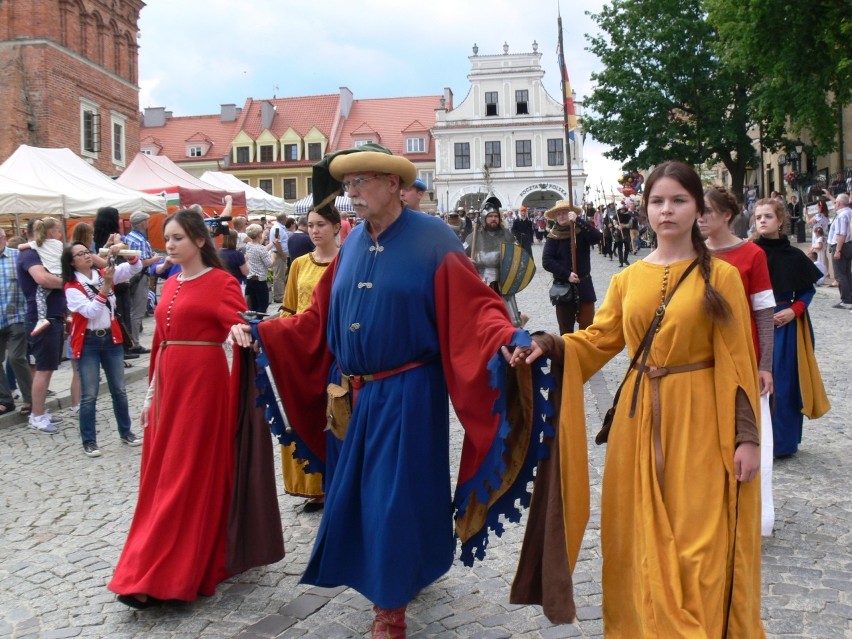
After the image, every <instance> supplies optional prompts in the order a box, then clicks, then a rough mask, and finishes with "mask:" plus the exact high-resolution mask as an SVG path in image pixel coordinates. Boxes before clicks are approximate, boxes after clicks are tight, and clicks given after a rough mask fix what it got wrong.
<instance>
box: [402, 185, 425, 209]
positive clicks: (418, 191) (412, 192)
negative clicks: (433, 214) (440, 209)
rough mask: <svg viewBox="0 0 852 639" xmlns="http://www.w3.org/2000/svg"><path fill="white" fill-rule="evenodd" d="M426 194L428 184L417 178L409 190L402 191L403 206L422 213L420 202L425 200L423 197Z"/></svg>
mask: <svg viewBox="0 0 852 639" xmlns="http://www.w3.org/2000/svg"><path fill="white" fill-rule="evenodd" d="M425 194H426V183H425V182H423V180H421V179H420V178H417V179H416V180H414V182H412V184H411V186H409V187H408V188H407V189H402V190H401V191H400V197H401V198H402V204H403V206H406V207H408V208H409V209H411V210H412V211H422V210H423V209H422V208H420V202H421V200H422V199H423V196H424V195H425Z"/></svg>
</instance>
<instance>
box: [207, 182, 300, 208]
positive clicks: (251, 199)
mask: <svg viewBox="0 0 852 639" xmlns="http://www.w3.org/2000/svg"><path fill="white" fill-rule="evenodd" d="M201 181H202V182H207V184H210V185H211V186H215V187H216V188H219V189H223V190H225V191H237V190H242V191H245V194H246V211H247V212H248V213H287V214H288V215H291V214H292V213H293V208H294V207H293V205H292V204H288V203H287V202H285V201H284V198H280V197H275V196H274V195H269V193H267V192H266V191H264V190H263V189H259V188H257V187H255V186H250V185H248V184H246V183H245V182H243V181H242V180H241V179H239V178H238V177H237V176H235V175H231V174H230V173H222V172H221V171H205V172H204V174H203V175H202V176H201Z"/></svg>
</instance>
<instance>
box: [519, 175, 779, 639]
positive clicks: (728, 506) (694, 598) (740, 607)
mask: <svg viewBox="0 0 852 639" xmlns="http://www.w3.org/2000/svg"><path fill="white" fill-rule="evenodd" d="M645 184H646V186H645V193H644V202H643V203H644V208H645V210H646V211H647V212H648V217H649V221H650V224H651V226H652V228H653V230H654V231H655V232H656V234H657V242H658V245H657V248H656V249H655V250H654V251H653V252H651V253H650V254H649V255H648V256H647V257H646V258H645V259H644V260H642V261H640V262H636V263H635V264H633V265H631V266H630V267H629V268H627V269H625V270H624V271H622V272H621V273H618V274H616V275H615V276H613V278H612V281H611V284H610V287H609V291H608V292H607V296H606V299H605V300H604V302H603V305H602V306H601V308H600V309H599V310H598V312H597V315H596V316H595V321H594V323H593V324H592V325H591V326H590V327H589V328H587V329H586V330H583V331H579V332H576V333H573V334H567V335H563V336H562V338H561V339H558V338H557V339H553V338H550V339H546V340H539V341H538V342H537V343H536V344H535V345H534V346H533V347H531V348H529V349H524V350H522V351H516V352H515V353H514V355H513V356H512V359H513V362H518V361H519V360H524V359H525V360H526V361H528V362H530V361H532V360H534V359H535V358H536V357H538V356H539V355H540V354H541V353H542V352H545V354H547V355H550V356H551V357H552V358H553V360H554V363H555V365H556V366H557V367H558V365H559V364H560V361H559V360H560V359H563V361H562V363H563V364H564V373H563V377H562V379H563V384H562V395H561V411H560V418H559V433H558V437H559V441H558V444H557V445H556V449H557V450H558V462H559V463H560V469H561V483H560V486H561V495H562V499H561V500H560V501H559V502H557V503H562V504H563V505H562V507H561V508H562V513H561V514H560V515H559V518H560V520H561V521H562V523H563V532H564V540H565V541H564V546H563V547H564V551H565V553H566V554H567V562H566V564H565V565H566V567H567V569H569V570H573V567H574V565H575V562H576V559H577V554H578V552H579V547H580V542H581V540H582V534H583V529H584V527H585V524H586V520H587V518H588V468H587V461H586V440H585V437H586V431H585V419H584V411H583V405H584V404H583V384H584V382H585V381H586V380H588V379H589V378H590V377H591V376H592V375H593V374H594V373H596V372H597V371H598V370H600V369H601V368H602V367H603V366H604V365H605V364H606V363H607V362H608V361H609V360H610V359H612V358H613V357H614V356H615V355H616V354H618V353H619V352H621V351H622V350H623V349H624V347H625V346H627V350H628V354H629V355H630V356H631V357H632V356H633V355H634V353H636V352H637V350H639V349H640V344H641V343H642V340H643V337H644V336H645V334H646V332H647V330H648V327H649V325H650V324H651V321H652V318H653V317H654V315H655V312H656V311H657V309H658V307H660V306H661V304H662V302H663V300H664V299H665V298H666V297H667V295H668V294H669V293H670V292H671V291H672V289H673V287H675V286H678V284H679V286H678V288H677V291H676V292H675V293H674V295H673V296H672V297H671V300H670V302H669V304H668V306H667V307H666V308H665V312H664V315H663V317H662V321H661V322H660V324H659V327H658V330H657V331H656V333H655V334H654V336H653V341H652V342H651V346H650V349H649V354H648V357H647V361H646V362H645V363H644V366H642V365H641V364H637V365H636V367H635V368H633V369H631V371H630V372H629V374H628V375H627V376H626V380H625V383H624V388H623V392H622V393H621V394H620V397H619V400H618V403H617V406H616V410H615V416H614V420H613V422H612V429H611V431H610V433H609V440H608V444H607V445H608V450H607V455H606V464H605V468H604V474H603V484H602V495H601V524H600V531H601V548H602V555H603V574H602V586H603V621H604V635H605V636H606V637H607V639H619V638H625V639H635V638H637V637H643V638H645V639H649V638H653V637H657V638H669V637H679V638H695V639H699V638H700V639H710V638H713V639H719V638H728V639H733V638H735V637H749V638H758V639H760V638H762V637H764V636H765V635H764V631H763V626H762V624H761V621H760V541H761V540H760V482H756V481H753V480H754V479H755V477H756V476H757V475H758V470H759V463H760V453H759V452H758V451H759V449H758V445H759V441H760V439H759V434H758V426H757V423H756V420H755V415H756V414H758V413H757V403H758V397H759V394H758V384H757V366H756V362H755V355H754V348H753V347H752V345H751V339H752V336H751V322H750V319H749V307H748V301H747V298H746V296H745V294H744V291H743V285H742V280H741V278H740V275H739V272H738V271H737V269H736V268H735V267H733V266H731V265H730V264H727V263H725V262H723V261H722V260H719V259H716V258H714V257H712V256H711V255H710V253H709V251H708V250H707V248H706V246H705V245H704V241H703V239H702V237H701V234H700V232H699V231H698V226H697V223H696V220H697V219H698V217H699V216H700V215H701V213H702V211H703V209H704V194H703V189H702V185H701V180H700V179H699V177H698V175H697V174H696V173H695V171H693V169H692V168H691V167H689V166H687V165H685V164H681V163H679V162H667V163H665V164H662V165H660V166H659V167H657V168H656V169H655V170H654V171H653V172H652V173H651V175H650V177H649V178H648V180H647V181H646V183H645ZM694 261H696V262H697V267H696V268H694V269H693V270H692V271H688V269H689V267H690V265H691V264H692V263H693V262H694ZM681 279H682V280H683V281H682V282H681V281H680V280H681ZM640 371H641V376H640V382H639V385H638V388H637V389H636V391H635V399H634V388H635V384H636V380H637V375H638V374H639V372H640ZM634 403H635V409H634V410H631V405H633V404H634ZM533 499H534V500H535V497H534V498H533ZM530 517H533V513H532V511H531V513H530ZM545 598H546V597H545Z"/></svg>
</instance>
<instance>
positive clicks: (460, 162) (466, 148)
mask: <svg viewBox="0 0 852 639" xmlns="http://www.w3.org/2000/svg"><path fill="white" fill-rule="evenodd" d="M455 148H456V168H457V169H469V168H470V143H469V142H456V144H455Z"/></svg>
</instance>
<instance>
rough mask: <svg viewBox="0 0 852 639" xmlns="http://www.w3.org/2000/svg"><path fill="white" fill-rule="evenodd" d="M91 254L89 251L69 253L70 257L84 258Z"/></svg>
mask: <svg viewBox="0 0 852 639" xmlns="http://www.w3.org/2000/svg"><path fill="white" fill-rule="evenodd" d="M91 254H92V252H91V251H78V252H77V253H71V257H86V256H87V255H91Z"/></svg>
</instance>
